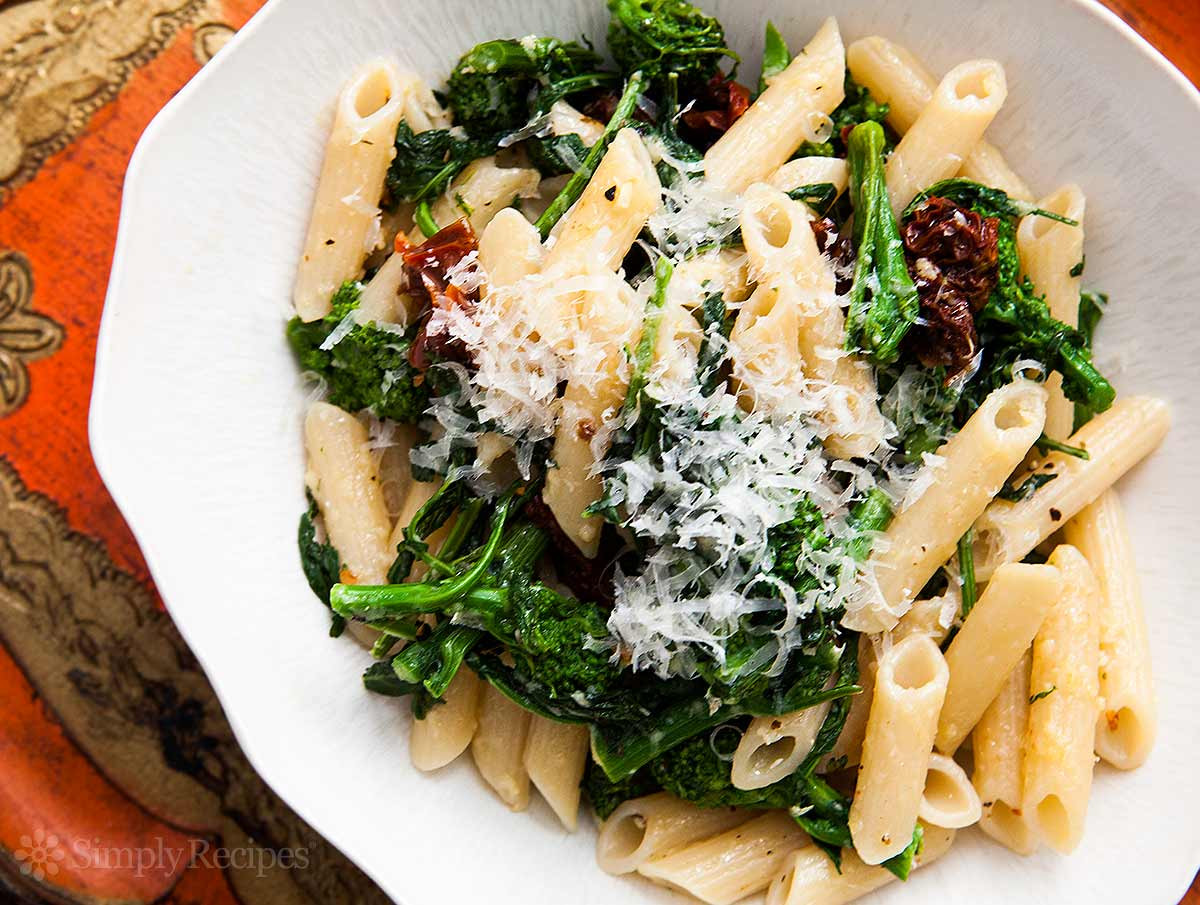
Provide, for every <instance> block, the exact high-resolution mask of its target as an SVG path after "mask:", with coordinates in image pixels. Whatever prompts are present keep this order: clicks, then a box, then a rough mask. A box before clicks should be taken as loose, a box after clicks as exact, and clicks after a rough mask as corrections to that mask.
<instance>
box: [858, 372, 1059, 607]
mask: <svg viewBox="0 0 1200 905" xmlns="http://www.w3.org/2000/svg"><path fill="white" fill-rule="evenodd" d="M1045 417H1046V391H1045V390H1044V389H1043V388H1042V387H1041V386H1039V385H1038V384H1035V383H1032V382H1030V381H1026V380H1018V381H1014V382H1013V383H1011V384H1009V385H1008V386H1004V387H1001V388H999V389H997V390H994V391H992V393H990V394H989V395H988V397H987V399H985V400H984V401H983V404H982V405H981V406H980V407H979V408H978V409H977V410H976V411H975V413H974V414H973V415H971V417H970V418H969V419H968V420H967V423H966V424H965V425H963V428H962V430H960V431H959V432H958V433H957V434H955V435H954V436H953V437H951V438H950V439H949V440H948V441H946V442H945V443H944V444H942V446H940V447H939V448H938V451H937V457H936V459H935V460H934V462H933V463H931V464H928V465H926V466H925V467H926V468H935V469H937V470H936V471H935V472H934V474H935V475H936V477H935V478H934V480H933V482H932V484H931V485H930V486H929V487H928V488H927V489H926V490H925V492H924V493H922V494H921V496H920V497H918V498H917V499H916V500H915V501H914V502H912V503H910V504H909V505H907V506H906V507H905V508H903V509H902V510H901V511H900V513H899V514H898V515H897V516H896V517H895V519H893V520H892V523H891V525H889V526H888V529H887V531H886V532H884V536H883V539H882V541H881V542H880V544H879V545H878V550H879V552H878V553H874V554H872V556H871V559H870V561H869V564H870V566H871V567H872V568H873V569H874V573H875V579H876V581H877V583H878V590H879V595H878V598H877V599H875V600H867V601H864V603H863V604H862V605H860V606H859V607H857V608H855V609H853V610H848V611H847V613H846V617H845V619H844V620H843V622H844V623H845V624H846V625H847V626H848V627H849V628H852V629H855V630H857V631H883V630H886V629H890V628H892V627H893V626H894V625H895V624H896V621H897V619H898V618H899V617H900V616H901V615H903V614H904V612H905V611H906V610H907V609H908V606H909V604H910V603H911V601H912V599H913V597H914V596H915V595H916V594H918V593H920V591H921V588H923V587H924V586H925V583H926V582H927V581H929V579H930V578H932V577H933V574H934V573H935V572H936V571H937V570H938V569H939V568H941V566H942V564H943V563H945V562H946V561H947V560H948V559H949V558H950V556H951V554H953V552H954V550H955V547H956V545H957V544H958V539H959V538H960V537H962V535H963V534H964V533H966V530H967V529H968V528H969V527H971V523H972V522H974V521H975V519H977V518H979V516H980V515H981V514H982V513H983V512H984V510H985V509H986V508H987V506H988V503H989V501H991V499H992V498H993V497H994V496H995V495H996V493H997V492H998V491H999V490H1000V488H1001V487H1003V486H1004V482H1005V480H1007V478H1008V476H1009V475H1010V474H1011V473H1012V470H1013V469H1014V468H1015V467H1016V466H1017V465H1019V464H1020V462H1021V460H1022V459H1024V458H1025V454H1026V453H1027V452H1028V451H1029V449H1030V447H1032V446H1033V443H1034V441H1035V440H1036V439H1037V438H1038V436H1039V435H1040V434H1041V432H1042V423H1043V422H1044V420H1045ZM1026 552H1028V551H1026Z"/></svg>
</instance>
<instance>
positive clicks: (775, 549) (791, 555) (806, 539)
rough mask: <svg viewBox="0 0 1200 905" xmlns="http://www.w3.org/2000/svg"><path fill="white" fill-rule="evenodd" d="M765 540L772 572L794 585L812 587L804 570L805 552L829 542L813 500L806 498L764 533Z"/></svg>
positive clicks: (810, 578) (820, 547) (823, 523)
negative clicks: (786, 517) (768, 546)
mask: <svg viewBox="0 0 1200 905" xmlns="http://www.w3.org/2000/svg"><path fill="white" fill-rule="evenodd" d="M767 540H768V542H769V544H770V547H771V552H772V554H773V556H774V561H773V562H772V564H771V569H770V571H771V574H772V575H774V576H776V577H777V578H781V579H783V580H784V581H786V582H787V583H788V584H790V585H792V586H793V587H797V586H799V585H801V584H803V585H805V586H814V587H815V582H814V581H813V579H812V577H811V576H809V575H806V573H805V566H804V563H805V561H806V559H807V556H806V554H807V552H808V551H810V550H820V549H823V548H824V547H827V546H828V545H829V535H828V534H827V533H826V532H825V519H824V518H823V517H822V516H821V510H820V509H819V508H818V507H817V505H816V504H815V503H813V502H812V501H811V500H807V499H806V500H804V501H802V502H801V504H800V505H799V506H797V507H796V514H795V515H794V516H793V517H792V518H790V519H789V520H788V521H786V522H783V523H781V524H778V525H776V526H774V527H773V528H771V529H770V531H768V532H767Z"/></svg>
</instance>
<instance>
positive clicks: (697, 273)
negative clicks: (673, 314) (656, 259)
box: [667, 248, 754, 308]
mask: <svg viewBox="0 0 1200 905" xmlns="http://www.w3.org/2000/svg"><path fill="white" fill-rule="evenodd" d="M753 291H754V282H753V281H752V280H751V279H750V259H749V257H748V256H747V255H746V253H745V252H744V251H741V250H740V249H736V248H722V249H720V250H719V251H710V252H705V253H704V254H698V255H696V256H695V257H691V258H687V259H686V260H684V261H682V262H680V263H679V264H678V265H676V267H675V273H674V274H672V275H671V282H670V283H669V284H667V303H668V304H675V305H680V306H682V307H685V308H696V307H699V305H700V303H701V302H702V301H703V300H704V297H705V296H706V295H708V294H709V293H710V292H720V293H721V297H722V299H723V300H724V302H725V304H726V305H737V304H739V303H741V302H744V301H745V300H746V299H748V298H749V297H750V293H751V292H753Z"/></svg>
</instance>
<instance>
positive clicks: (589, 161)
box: [534, 72, 644, 239]
mask: <svg viewBox="0 0 1200 905" xmlns="http://www.w3.org/2000/svg"><path fill="white" fill-rule="evenodd" d="M643 84H644V80H643V77H642V74H641V73H640V72H635V73H633V75H631V76H630V77H629V81H628V82H627V83H626V85H625V91H624V93H623V94H622V95H621V99H620V100H619V101H617V107H616V109H615V110H614V111H613V115H612V118H611V119H610V120H609V121H608V124H607V125H606V126H605V127H604V132H603V133H602V134H601V136H600V138H598V139H597V140H596V143H595V144H594V145H592V146H591V148H590V149H588V153H587V157H585V158H584V159H583V165H582V166H581V167H580V168H579V169H578V170H577V171H576V172H575V173H574V174H573V175H572V176H571V178H570V179H569V180H567V184H566V185H565V186H563V189H562V191H561V192H559V193H558V195H557V196H556V197H555V199H554V200H553V201H551V202H550V204H549V206H548V207H547V208H546V210H545V211H544V212H543V213H542V215H541V216H540V217H538V219H537V223H536V224H534V225H535V226H537V228H538V232H540V233H541V234H542V238H543V239H544V238H546V236H548V235H550V230H551V229H553V228H554V224H555V223H557V222H558V221H559V218H560V217H562V215H563V214H565V213H566V212H567V210H568V209H569V208H570V207H571V205H572V204H574V203H575V202H576V201H578V200H579V196H580V195H581V194H583V190H584V188H586V187H587V184H588V182H589V181H590V180H591V178H592V174H593V173H595V172H596V167H597V166H598V165H599V164H600V159H601V158H602V157H603V156H604V152H605V151H606V150H608V145H609V143H610V142H611V141H612V140H613V138H615V137H616V134H617V133H618V132H619V131H620V130H621V129H622V128H623V127H625V126H626V125H628V124H629V122H630V119H631V118H632V116H633V111H634V109H636V107H637V99H638V95H639V94H640V93H641V90H642V86H643Z"/></svg>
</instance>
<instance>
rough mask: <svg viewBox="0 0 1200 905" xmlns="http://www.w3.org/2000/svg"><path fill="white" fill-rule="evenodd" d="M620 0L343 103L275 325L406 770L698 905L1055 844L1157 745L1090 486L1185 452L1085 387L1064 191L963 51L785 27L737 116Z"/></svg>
mask: <svg viewBox="0 0 1200 905" xmlns="http://www.w3.org/2000/svg"><path fill="white" fill-rule="evenodd" d="M608 11H609V14H610V24H609V27H608V33H607V51H608V56H607V57H604V56H601V55H600V54H599V53H597V51H596V49H595V48H594V47H592V45H591V44H590V43H588V42H576V41H566V40H560V39H558V38H554V37H545V36H528V37H522V38H513V39H498V40H493V41H487V42H485V43H482V44H479V45H477V46H476V47H474V48H473V49H471V50H470V51H468V52H467V53H466V54H465V55H464V56H463V57H462V58H461V59H460V60H458V62H457V64H456V65H455V66H454V67H453V69H452V71H451V73H450V75H449V78H448V80H447V81H446V82H445V84H444V86H442V87H441V88H440V90H437V91H435V90H432V89H431V88H430V86H429V85H427V84H426V83H425V82H424V81H422V80H421V79H419V78H417V77H416V76H415V75H412V74H409V73H407V72H406V71H404V70H403V69H402V68H400V67H399V66H397V65H396V64H395V63H393V62H391V61H389V60H382V59H381V60H374V61H369V62H367V63H366V64H365V65H363V66H362V67H361V68H360V69H359V70H358V71H357V72H356V73H355V74H354V76H353V77H352V78H351V80H350V82H349V83H348V84H347V85H346V86H345V87H344V88H343V90H342V93H341V94H340V96H339V97H338V99H337V102H336V106H335V110H334V115H333V124H332V128H331V131H330V133H329V138H328V144H327V146H326V150H325V157H324V163H323V165H322V167H321V171H320V175H319V179H318V181H317V189H316V196H315V201H314V204H313V212H312V219H311V222H310V225H309V229H308V233H307V237H306V239H305V242H304V247H303V253H302V256H301V260H300V264H299V268H298V273H297V278H296V283H295V290H294V296H293V302H294V306H295V317H294V318H293V319H292V320H291V321H290V322H289V323H288V325H287V339H288V342H289V343H290V345H291V347H292V349H293V351H294V353H295V356H296V358H297V361H298V363H299V367H300V370H301V371H302V372H303V373H304V375H305V379H306V380H308V381H309V384H310V386H311V396H310V402H309V405H308V408H307V412H306V415H305V420H304V443H305V446H306V450H307V455H308V470H307V475H306V483H307V488H308V500H309V505H308V509H307V511H306V512H305V513H304V514H303V516H302V518H301V520H300V527H299V546H300V559H301V565H302V568H303V571H304V574H305V576H306V578H307V580H308V583H309V584H310V585H311V587H312V589H313V591H314V593H315V594H316V595H317V597H318V598H320V600H321V601H322V602H323V603H324V604H325V605H326V606H327V607H328V608H329V609H330V612H331V619H332V629H331V634H333V635H335V636H337V635H341V634H343V633H345V634H346V635H348V636H349V637H352V638H353V639H355V640H356V641H357V642H359V643H360V644H361V645H362V646H363V647H364V651H363V653H362V658H363V665H364V668H365V672H364V674H363V682H364V684H365V686H366V688H367V689H368V690H369V691H371V692H374V693H377V694H382V695H389V696H393V697H396V698H404V699H407V703H408V706H409V707H411V710H412V714H413V717H414V719H413V722H412V730H411V734H410V737H409V742H408V747H409V753H410V755H411V758H412V761H413V763H414V765H415V766H416V767H417V768H418V769H420V770H434V769H438V768H440V767H443V766H445V765H447V764H448V763H450V762H451V761H453V760H455V759H456V758H458V757H459V756H460V755H462V754H463V753H464V752H466V751H467V750H468V749H469V750H470V754H471V758H472V759H473V761H474V763H475V765H476V767H477V768H478V772H479V774H480V775H481V776H482V778H483V780H484V781H485V782H486V783H487V785H488V786H490V787H491V789H493V790H494V791H495V793H496V795H498V796H499V798H500V799H501V800H502V801H503V802H504V804H506V805H507V806H508V807H509V808H511V809H513V810H522V809H524V808H526V807H527V806H529V804H530V801H531V797H532V795H533V793H534V792H535V791H536V793H537V794H538V795H539V796H540V797H541V798H542V799H543V800H544V801H545V803H546V804H547V805H548V806H549V807H550V808H551V809H552V810H553V812H554V814H555V815H557V817H558V819H559V820H560V821H561V822H562V824H563V826H564V827H566V828H567V829H569V830H574V829H575V828H576V824H577V821H578V814H579V810H580V807H581V804H584V803H586V806H587V807H590V809H591V810H592V811H593V812H594V813H595V815H596V817H597V818H598V820H599V821H600V829H599V834H598V837H597V858H598V861H599V864H600V866H601V868H603V869H604V870H606V871H609V872H610V873H632V872H637V873H639V874H641V875H643V876H645V877H647V878H649V879H650V880H653V881H655V882H658V883H661V884H665V885H668V886H670V887H673V888H675V889H678V890H682V891H685V892H687V893H689V894H691V895H692V896H694V897H696V898H697V899H700V900H702V901H704V902H708V903H713V905H725V903H732V902H735V901H737V900H739V899H741V898H743V897H745V896H749V895H753V894H755V893H762V892H765V894H766V900H767V902H768V903H770V905H828V903H840V902H848V901H850V900H852V899H854V898H857V897H858V896H860V895H864V894H866V893H867V892H869V891H871V890H873V889H875V888H878V887H880V886H882V885H884V884H885V883H889V882H892V881H895V880H907V879H908V878H909V875H910V873H911V871H912V870H913V869H914V868H918V867H920V866H922V865H924V864H927V863H929V862H930V861H933V860H934V859H936V858H938V857H940V856H941V855H942V854H943V853H944V852H946V851H947V850H948V849H949V848H950V846H951V844H952V843H953V841H954V837H955V833H956V832H957V831H958V830H960V829H964V828H966V827H969V826H973V825H977V826H978V827H979V829H980V830H982V832H983V833H985V834H987V835H988V836H989V837H991V838H992V839H994V840H995V841H997V842H999V843H1000V844H1002V845H1004V846H1006V847H1008V848H1009V849H1011V850H1013V851H1015V852H1019V853H1022V854H1028V853H1031V852H1033V851H1035V850H1037V849H1038V848H1039V847H1041V846H1046V847H1048V848H1050V849H1052V850H1054V851H1057V852H1061V853H1064V854H1065V853H1068V852H1070V851H1072V850H1073V849H1074V848H1075V847H1076V846H1077V845H1078V844H1079V842H1080V840H1081V838H1082V836H1083V834H1084V827H1085V817H1086V812H1087V807H1088V798H1089V794H1090V789H1091V783H1092V778H1093V773H1094V771H1095V770H1097V769H1108V768H1109V767H1115V768H1117V769H1122V770H1124V769H1130V768H1134V767H1136V766H1138V765H1139V764H1141V763H1142V762H1143V761H1144V760H1145V759H1146V757H1147V755H1148V753H1149V750H1150V747H1151V745H1152V743H1153V740H1154V734H1155V703H1154V690H1153V687H1152V682H1151V673H1150V662H1149V650H1148V643H1147V636H1146V627H1145V623H1144V619H1143V615H1142V608H1141V600H1140V591H1139V586H1138V578H1137V573H1136V570H1135V567H1134V564H1133V557H1132V550H1131V544H1130V541H1129V538H1128V535H1127V532H1126V528H1125V524H1124V516H1123V514H1122V509H1121V504H1120V502H1119V501H1118V497H1117V493H1116V491H1115V490H1114V489H1113V487H1114V485H1115V484H1116V482H1117V481H1118V479H1120V478H1121V477H1122V475H1123V474H1125V472H1127V471H1128V470H1129V469H1131V468H1132V467H1133V466H1134V465H1136V464H1137V463H1138V462H1139V461H1140V460H1141V459H1142V458H1144V457H1145V456H1147V455H1148V454H1150V453H1151V452H1152V451H1153V450H1154V449H1155V448H1156V447H1157V446H1158V444H1159V443H1160V442H1161V440H1162V439H1163V437H1164V435H1165V434H1166V432H1167V429H1168V426H1169V418H1170V416H1169V411H1168V408H1167V406H1166V404H1165V403H1164V402H1162V401H1160V400H1157V399H1152V398H1146V397H1132V396H1118V395H1117V393H1116V391H1115V390H1114V387H1113V386H1112V384H1111V383H1110V382H1109V380H1108V379H1107V378H1106V377H1105V376H1104V374H1102V373H1101V370H1100V369H1099V368H1098V367H1097V365H1096V363H1095V361H1094V357H1093V339H1094V336H1095V332H1096V327H1097V324H1098V322H1099V321H1100V319H1101V316H1102V314H1103V311H1104V308H1105V305H1106V304H1107V301H1108V300H1107V297H1106V296H1105V295H1104V294H1103V293H1100V292H1097V291H1093V290H1091V289H1085V288H1082V286H1083V282H1084V280H1085V279H1086V273H1085V266H1084V265H1085V257H1084V245H1083V242H1084V229H1085V195H1084V192H1083V190H1082V189H1081V188H1080V186H1078V185H1075V184H1073V183H1066V184H1063V185H1061V186H1060V187H1058V188H1056V189H1054V190H1053V191H1051V192H1050V193H1049V194H1045V195H1038V194H1037V193H1035V192H1034V191H1033V190H1031V188H1030V187H1029V186H1027V185H1026V184H1025V183H1024V182H1023V181H1022V179H1021V178H1020V177H1019V176H1018V175H1017V173H1016V172H1015V171H1014V169H1013V168H1012V167H1011V166H1010V163H1009V161H1008V160H1006V158H1005V156H1004V155H1003V154H1002V152H1001V151H1000V150H999V149H998V148H996V147H995V146H994V145H992V144H990V143H989V142H988V140H987V138H986V133H987V130H988V126H989V124H990V123H991V122H992V120H993V119H994V118H995V117H996V116H997V114H998V113H999V112H1000V110H1001V108H1002V107H1003V105H1004V101H1005V96H1006V93H1007V88H1006V81H1005V72H1004V69H1003V67H1002V66H1001V64H1000V63H998V62H996V61H994V60H989V59H972V60H968V61H966V62H963V63H961V64H959V65H957V66H955V67H954V68H953V69H951V70H950V71H949V72H947V73H945V74H944V75H941V76H938V75H935V74H933V73H931V72H930V71H929V70H928V69H927V68H926V67H925V66H924V65H923V64H922V62H921V61H920V60H919V59H918V57H917V56H916V55H914V53H913V52H912V51H911V50H909V49H907V48H905V47H903V46H901V45H899V44H897V43H895V42H893V41H892V40H890V39H889V38H885V37H879V36H866V37H858V38H857V39H856V40H853V41H852V42H850V43H846V40H847V39H848V38H849V36H845V37H844V36H843V35H842V33H841V32H840V30H839V28H838V23H837V22H836V21H835V20H834V19H829V20H827V21H825V22H824V24H822V25H821V26H820V28H819V29H817V31H816V33H815V34H813V35H811V37H810V38H809V40H808V42H807V44H805V45H804V46H803V48H802V49H799V50H798V51H795V52H793V50H792V49H790V48H789V46H788V43H787V41H786V40H785V38H784V36H783V35H782V34H781V33H780V32H779V31H778V30H777V29H776V28H775V27H774V26H773V25H771V24H770V23H768V24H767V26H766V34H765V40H764V45H763V53H762V59H761V75H759V76H758V77H757V79H756V80H754V81H751V82H750V83H748V84H747V83H743V82H742V81H738V79H739V78H742V77H743V75H744V73H745V71H746V70H747V69H748V68H749V61H746V60H739V58H738V56H737V55H736V54H735V53H734V52H733V51H732V50H731V49H730V48H729V47H728V46H727V44H726V35H725V33H724V30H723V28H722V26H721V24H720V22H719V21H717V20H716V19H714V18H712V17H710V16H708V15H707V14H705V13H704V12H703V11H702V10H700V9H697V8H696V7H694V6H692V5H690V4H689V3H687V2H685V0H608ZM609 59H611V60H612V61H613V62H608V60H609ZM368 651H369V653H368ZM1097 758H1099V760H1101V761H1103V762H1104V764H1103V765H1101V766H1099V767H1097V766H1096V762H1097ZM1105 765H1107V766H1105Z"/></svg>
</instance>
